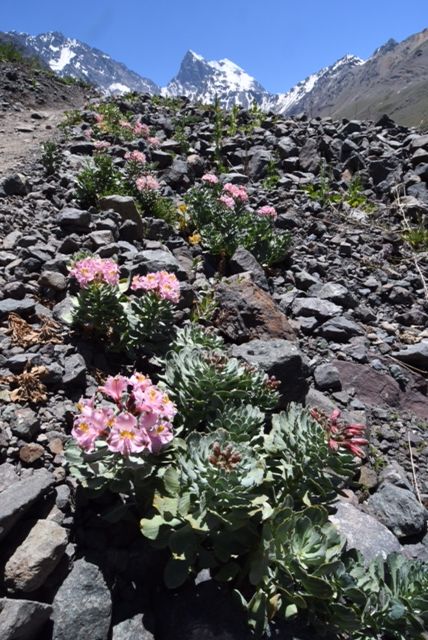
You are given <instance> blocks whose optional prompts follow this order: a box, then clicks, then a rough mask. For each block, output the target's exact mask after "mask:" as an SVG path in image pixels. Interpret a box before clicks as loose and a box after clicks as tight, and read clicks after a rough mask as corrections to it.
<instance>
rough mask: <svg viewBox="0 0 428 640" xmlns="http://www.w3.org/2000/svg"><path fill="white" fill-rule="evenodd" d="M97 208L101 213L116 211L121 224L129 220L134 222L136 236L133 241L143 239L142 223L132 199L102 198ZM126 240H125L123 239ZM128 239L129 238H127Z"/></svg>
mask: <svg viewBox="0 0 428 640" xmlns="http://www.w3.org/2000/svg"><path fill="white" fill-rule="evenodd" d="M99 207H100V209H101V210H102V211H110V210H112V211H116V213H118V214H119V215H120V217H121V218H122V220H123V222H125V221H126V220H130V221H131V222H134V223H135V225H136V227H135V233H136V235H135V236H134V237H133V238H132V239H133V240H141V238H142V237H143V221H142V218H141V215H140V213H139V211H138V209H137V205H136V204H135V201H134V198H131V197H130V196H117V195H112V196H104V197H103V198H100V200H99ZM124 239H126V238H124ZM128 239H129V238H128Z"/></svg>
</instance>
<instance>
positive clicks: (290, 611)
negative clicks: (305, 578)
mask: <svg viewBox="0 0 428 640" xmlns="http://www.w3.org/2000/svg"><path fill="white" fill-rule="evenodd" d="M297 612H298V608H297V607H296V605H295V604H288V605H287V606H286V607H285V619H286V620H288V619H289V618H292V617H293V616H295V615H296V614H297Z"/></svg>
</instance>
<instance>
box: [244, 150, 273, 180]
mask: <svg viewBox="0 0 428 640" xmlns="http://www.w3.org/2000/svg"><path fill="white" fill-rule="evenodd" d="M272 160H273V156H272V154H271V152H270V151H268V150H267V149H257V150H256V151H255V152H254V153H253V155H252V157H251V160H250V162H249V163H248V175H249V176H250V178H252V179H253V180H261V179H262V178H264V177H265V176H266V172H267V168H268V166H269V163H270V162H272Z"/></svg>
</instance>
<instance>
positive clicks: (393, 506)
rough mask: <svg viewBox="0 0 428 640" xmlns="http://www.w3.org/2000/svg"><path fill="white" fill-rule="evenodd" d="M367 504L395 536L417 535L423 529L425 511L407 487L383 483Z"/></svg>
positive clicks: (425, 517) (425, 516) (425, 518)
mask: <svg viewBox="0 0 428 640" xmlns="http://www.w3.org/2000/svg"><path fill="white" fill-rule="evenodd" d="M367 504H368V506H369V508H370V510H371V511H372V512H373V513H374V515H375V516H376V518H378V519H379V520H380V522H382V523H383V524H384V525H385V526H386V527H388V529H390V530H391V531H392V532H393V533H394V534H395V535H396V536H397V538H406V537H407V536H413V535H418V534H420V533H422V532H423V531H424V530H425V526H426V520H427V511H426V509H425V508H424V507H423V506H422V505H421V504H420V503H419V502H418V501H417V500H416V497H415V495H414V494H413V493H412V492H411V491H408V490H407V489H402V488H401V487H397V486H396V485H394V484H389V483H384V484H382V485H381V486H380V487H379V489H378V490H377V491H376V493H374V494H373V495H372V496H370V498H369V500H368V503H367Z"/></svg>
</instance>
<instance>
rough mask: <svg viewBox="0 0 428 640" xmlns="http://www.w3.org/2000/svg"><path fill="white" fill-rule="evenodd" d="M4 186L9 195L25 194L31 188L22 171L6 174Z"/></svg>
mask: <svg viewBox="0 0 428 640" xmlns="http://www.w3.org/2000/svg"><path fill="white" fill-rule="evenodd" d="M2 187H3V191H4V192H5V194H6V195H7V196H25V195H27V193H29V192H30V190H31V187H30V185H29V183H28V180H27V178H26V177H25V176H23V175H22V174H21V173H15V174H13V175H10V176H6V178H5V179H4V180H3V183H2Z"/></svg>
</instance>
